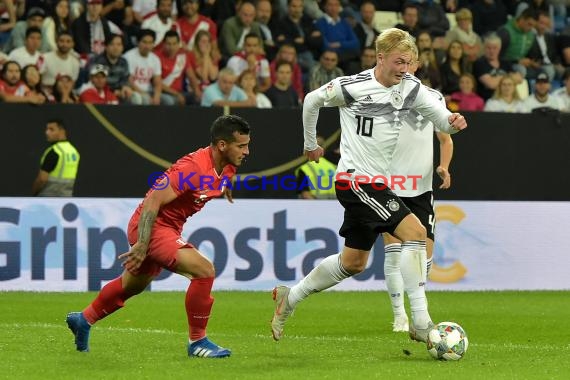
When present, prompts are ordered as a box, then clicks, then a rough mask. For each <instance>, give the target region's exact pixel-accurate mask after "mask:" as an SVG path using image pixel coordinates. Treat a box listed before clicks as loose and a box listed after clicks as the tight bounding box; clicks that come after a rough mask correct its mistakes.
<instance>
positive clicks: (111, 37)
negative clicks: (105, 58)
mask: <svg viewBox="0 0 570 380" xmlns="http://www.w3.org/2000/svg"><path fill="white" fill-rule="evenodd" d="M115 38H118V39H120V40H121V42H122V43H123V45H124V44H125V41H123V36H121V35H120V34H115V33H111V34H109V35H108V36H107V38H105V46H109V45H111V43H112V42H113V41H114V40H115Z"/></svg>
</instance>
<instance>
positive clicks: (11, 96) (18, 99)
mask: <svg viewBox="0 0 570 380" xmlns="http://www.w3.org/2000/svg"><path fill="white" fill-rule="evenodd" d="M0 94H2V98H3V101H4V102H6V103H32V104H42V103H43V102H44V101H45V98H44V97H43V96H37V95H34V94H31V93H30V89H29V88H28V86H26V84H25V83H24V82H23V81H22V80H21V69H20V65H18V63H17V62H14V61H7V62H5V63H4V66H2V79H0Z"/></svg>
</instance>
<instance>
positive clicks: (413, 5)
mask: <svg viewBox="0 0 570 380" xmlns="http://www.w3.org/2000/svg"><path fill="white" fill-rule="evenodd" d="M408 8H414V9H416V10H417V11H418V12H419V9H418V6H417V5H416V4H415V3H411V2H405V3H404V5H402V14H404V12H406V9H408Z"/></svg>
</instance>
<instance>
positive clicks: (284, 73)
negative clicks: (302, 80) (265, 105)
mask: <svg viewBox="0 0 570 380" xmlns="http://www.w3.org/2000/svg"><path fill="white" fill-rule="evenodd" d="M275 68H276V74H277V80H276V81H275V83H273V86H271V87H270V88H269V89H268V90H267V92H266V93H265V94H266V95H267V97H268V98H269V100H271V104H273V108H281V107H289V108H298V107H299V95H297V92H296V91H295V89H294V88H293V86H292V81H291V80H292V77H293V65H292V64H291V62H286V61H281V62H278V63H277V64H276V65H275Z"/></svg>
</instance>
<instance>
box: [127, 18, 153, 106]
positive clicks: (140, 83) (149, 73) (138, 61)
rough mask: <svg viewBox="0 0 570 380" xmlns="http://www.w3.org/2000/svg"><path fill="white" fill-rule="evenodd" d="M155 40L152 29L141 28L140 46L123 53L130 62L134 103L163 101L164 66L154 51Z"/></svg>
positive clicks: (132, 101)
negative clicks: (162, 77) (162, 76)
mask: <svg viewBox="0 0 570 380" xmlns="http://www.w3.org/2000/svg"><path fill="white" fill-rule="evenodd" d="M154 40H155V34H154V32H153V31H152V30H148V29H141V31H140V33H139V43H138V46H137V47H135V48H132V49H131V50H129V51H128V52H126V53H125V54H124V55H123V57H124V58H125V59H126V60H127V63H128V64H129V73H130V76H129V84H130V86H131V87H132V88H133V90H134V92H133V94H132V96H131V103H133V104H143V105H148V104H155V105H158V104H160V103H161V95H162V79H161V75H162V67H161V65H160V59H159V58H158V57H157V56H156V54H154V53H153V52H152V47H153V46H154Z"/></svg>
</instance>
